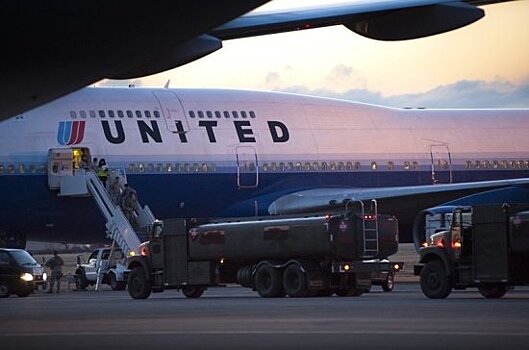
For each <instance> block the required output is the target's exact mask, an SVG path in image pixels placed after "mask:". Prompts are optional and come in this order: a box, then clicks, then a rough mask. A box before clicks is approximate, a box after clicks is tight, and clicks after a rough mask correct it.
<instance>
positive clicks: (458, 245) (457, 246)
mask: <svg viewBox="0 0 529 350" xmlns="http://www.w3.org/2000/svg"><path fill="white" fill-rule="evenodd" d="M453 246H454V248H457V249H459V248H461V242H454V244H453Z"/></svg>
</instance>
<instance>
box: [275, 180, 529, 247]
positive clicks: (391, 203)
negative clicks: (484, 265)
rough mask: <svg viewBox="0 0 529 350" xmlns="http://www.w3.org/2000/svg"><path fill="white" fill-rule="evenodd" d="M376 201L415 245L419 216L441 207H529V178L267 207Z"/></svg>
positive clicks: (314, 195) (376, 191)
mask: <svg viewBox="0 0 529 350" xmlns="http://www.w3.org/2000/svg"><path fill="white" fill-rule="evenodd" d="M372 199H376V200H377V202H378V210H379V212H381V213H384V214H390V215H395V216H396V217H397V218H398V220H399V226H400V231H401V241H402V242H411V241H412V235H411V234H412V228H413V223H414V220H415V218H416V217H417V215H418V213H419V212H421V211H422V210H424V209H427V208H431V207H436V206H441V205H475V204H483V203H489V204H490V203H498V204H501V203H529V178H521V179H512V180H497V181H483V182H470V183H455V184H438V185H424V186H403V187H385V188H315V189H308V190H304V191H298V192H294V193H290V194H286V195H283V196H281V197H279V198H278V199H277V200H275V201H274V202H272V204H271V205H270V206H269V207H268V212H269V213H270V214H271V215H278V214H299V213H315V212H325V211H332V210H343V209H344V208H345V206H346V203H347V202H348V201H353V202H352V203H354V202H357V201H364V202H365V203H366V205H367V203H369V201H370V200H372Z"/></svg>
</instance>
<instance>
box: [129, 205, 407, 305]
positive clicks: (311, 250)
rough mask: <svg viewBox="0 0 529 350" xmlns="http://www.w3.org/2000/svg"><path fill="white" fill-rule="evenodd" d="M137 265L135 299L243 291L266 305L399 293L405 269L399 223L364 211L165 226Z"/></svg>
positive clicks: (133, 268) (156, 227)
mask: <svg viewBox="0 0 529 350" xmlns="http://www.w3.org/2000/svg"><path fill="white" fill-rule="evenodd" d="M150 231H151V232H150V240H149V241H147V242H144V243H143V244H142V245H141V246H140V250H139V251H140V254H139V255H137V256H134V257H131V258H130V259H129V262H128V269H129V271H130V272H128V273H127V278H128V279H127V280H128V292H129V294H130V296H131V297H132V298H134V299H145V298H148V297H149V295H150V294H151V292H162V291H164V290H165V289H179V290H182V292H183V294H184V295H185V296H186V297H189V298H197V297H200V296H201V295H202V293H203V292H204V291H205V290H206V289H207V288H208V287H215V286H223V285H226V284H229V283H230V284H231V283H237V284H240V285H241V286H243V287H247V288H251V289H253V290H255V291H257V292H258V293H259V295H260V296H261V297H283V296H285V295H288V296H290V297H307V296H330V295H332V294H333V293H335V294H336V295H338V296H359V295H361V294H362V293H364V292H367V291H369V289H370V288H371V285H372V284H377V283H378V284H381V285H382V287H383V288H384V290H386V291H390V290H391V289H393V284H394V280H393V277H394V273H395V272H396V271H398V270H399V269H400V268H402V263H395V262H393V263H391V262H390V261H389V260H388V259H387V258H388V257H389V256H390V255H392V254H395V253H396V252H397V250H398V223H397V219H396V218H395V217H393V216H389V215H378V213H376V210H375V212H374V213H369V214H366V213H365V212H364V210H361V211H360V212H354V211H353V210H348V211H347V212H345V213H333V214H314V215H304V216H300V215H297V216H267V217H252V218H236V219H234V218H231V219H220V220H211V219H190V220H184V219H173V220H165V221H164V222H163V223H162V222H160V221H158V222H155V223H154V224H153V226H152V227H151V229H150Z"/></svg>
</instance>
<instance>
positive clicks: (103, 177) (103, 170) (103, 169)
mask: <svg viewBox="0 0 529 350" xmlns="http://www.w3.org/2000/svg"><path fill="white" fill-rule="evenodd" d="M99 163H100V164H101V161H99ZM96 175H97V177H98V178H99V180H100V181H101V182H102V183H103V186H105V188H106V187H107V178H108V168H107V166H106V165H103V166H98V167H97V171H96Z"/></svg>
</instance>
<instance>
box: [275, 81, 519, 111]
mask: <svg viewBox="0 0 529 350" xmlns="http://www.w3.org/2000/svg"><path fill="white" fill-rule="evenodd" d="M283 91H288V92H296V93H303V94H309V95H316V96H324V97H332V98H340V99H345V100H350V101H358V102H365V103H372V104H379V105H385V106H392V107H427V108H523V107H525V108H527V107H529V81H528V82H524V83H521V84H519V85H517V84H513V83H510V82H507V81H492V82H487V81H483V80H460V81H457V82H455V83H452V84H447V85H440V86H438V87H435V88H433V89H431V90H429V91H426V92H422V93H413V94H403V95H393V96H383V95H382V94H381V93H380V92H378V91H371V90H367V89H350V90H347V91H345V92H336V91H332V90H329V89H314V90H311V89H308V88H306V87H304V86H291V87H288V88H286V89H283Z"/></svg>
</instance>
